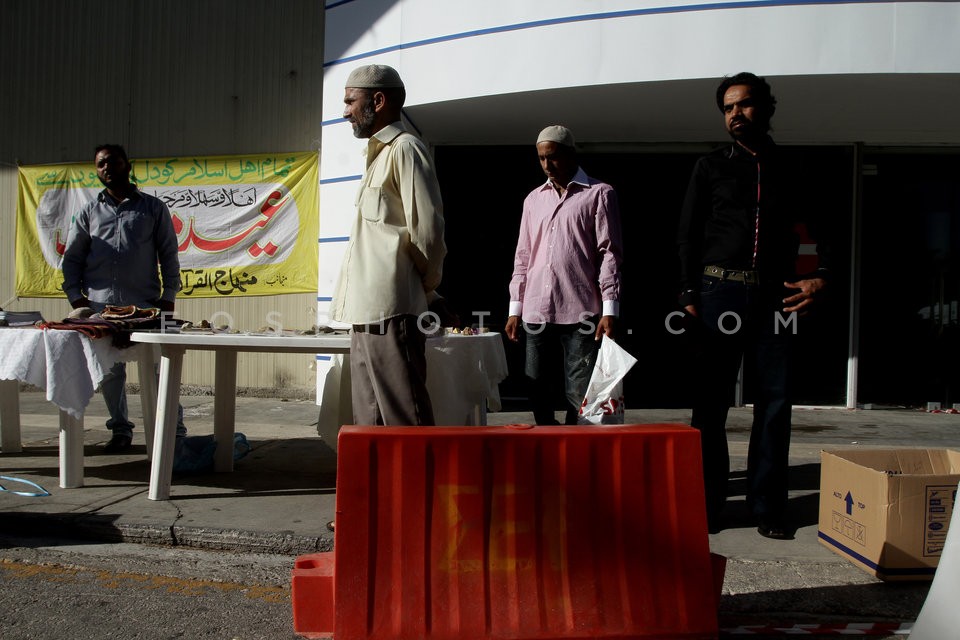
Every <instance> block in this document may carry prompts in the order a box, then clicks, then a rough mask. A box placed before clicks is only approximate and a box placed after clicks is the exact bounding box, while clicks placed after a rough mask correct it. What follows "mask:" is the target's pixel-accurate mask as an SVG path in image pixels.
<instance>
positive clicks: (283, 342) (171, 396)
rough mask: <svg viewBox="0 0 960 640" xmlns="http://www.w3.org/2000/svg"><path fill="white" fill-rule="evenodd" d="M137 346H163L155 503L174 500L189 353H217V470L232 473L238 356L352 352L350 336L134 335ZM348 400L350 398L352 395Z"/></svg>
mask: <svg viewBox="0 0 960 640" xmlns="http://www.w3.org/2000/svg"><path fill="white" fill-rule="evenodd" d="M130 337H131V339H132V340H133V341H134V342H142V343H147V344H156V345H160V383H159V386H158V388H157V412H156V429H155V432H154V444H153V451H154V456H153V460H152V461H151V465H150V491H149V493H148V497H149V498H150V499H151V500H168V499H169V498H170V479H171V476H172V475H173V455H174V450H175V447H176V431H177V405H178V403H179V401H180V380H181V377H182V375H183V354H184V353H185V352H186V351H187V349H196V350H200V351H214V352H215V353H216V355H215V360H214V362H215V370H214V380H213V389H214V397H213V435H214V439H215V440H216V442H217V444H218V445H219V446H217V449H216V452H215V454H214V462H213V465H214V467H213V468H214V470H216V471H232V470H233V447H232V446H229V445H228V443H232V442H233V434H234V431H235V423H236V415H235V412H236V395H237V353H239V352H241V351H248V352H264V353H312V354H316V353H334V354H336V353H343V354H347V353H350V337H349V336H345V335H317V336H269V335H244V334H229V333H199V332H189V333H187V332H184V333H171V332H157V333H150V332H145V331H143V332H141V331H137V332H134V333H133V334H132V335H131V336H130ZM348 397H349V396H348Z"/></svg>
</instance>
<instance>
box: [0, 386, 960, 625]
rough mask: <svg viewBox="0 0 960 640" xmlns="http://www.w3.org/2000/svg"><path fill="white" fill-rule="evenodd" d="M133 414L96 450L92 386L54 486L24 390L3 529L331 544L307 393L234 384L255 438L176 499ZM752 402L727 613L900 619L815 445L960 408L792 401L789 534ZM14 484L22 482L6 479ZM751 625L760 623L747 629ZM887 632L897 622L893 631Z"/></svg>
mask: <svg viewBox="0 0 960 640" xmlns="http://www.w3.org/2000/svg"><path fill="white" fill-rule="evenodd" d="M129 400H130V405H131V406H130V415H131V417H132V419H133V421H134V422H135V423H137V425H138V428H137V430H136V432H135V436H134V447H133V448H132V450H131V451H130V452H129V453H128V454H123V455H113V456H108V455H104V454H103V453H102V451H101V450H100V447H101V446H102V444H103V443H104V442H106V440H107V439H108V438H109V433H108V432H107V431H106V429H105V428H104V427H103V423H104V420H105V419H106V413H105V410H104V407H103V401H102V399H101V398H100V397H99V395H98V396H95V397H94V398H93V400H92V401H91V403H90V406H89V407H88V412H87V415H86V419H85V443H86V446H85V458H84V462H85V486H84V487H83V488H78V489H60V488H59V487H58V473H59V471H58V462H59V459H58V419H57V411H56V408H55V407H54V406H53V405H51V404H50V403H48V402H46V400H45V399H44V396H43V394H42V393H40V392H35V391H27V392H22V393H21V396H20V404H21V424H22V441H23V444H24V451H23V453H15V454H7V453H4V454H0V475H4V476H10V477H17V478H25V479H28V480H31V481H33V482H36V483H37V484H39V485H41V486H42V487H44V488H45V489H47V490H48V491H50V493H51V494H52V495H51V496H49V497H44V498H30V497H22V496H17V495H14V494H12V493H9V492H2V491H0V531H2V532H4V533H11V534H18V535H22V534H24V533H31V534H58V535H64V536H77V537H82V538H91V539H96V540H100V541H124V542H141V543H149V544H161V545H179V546H188V547H194V548H206V549H217V550H235V551H244V552H256V553H265V554H266V553H269V554H287V555H290V556H291V566H292V560H293V557H295V556H297V555H301V554H305V553H311V552H314V551H323V550H330V549H332V546H333V533H332V532H331V531H329V530H328V529H327V526H326V524H327V522H329V521H331V520H333V517H334V507H335V499H336V495H335V473H336V455H335V453H334V452H333V450H332V449H331V448H330V447H329V446H328V445H327V443H325V442H324V441H323V440H322V439H321V438H320V437H318V436H317V433H316V420H317V414H318V411H317V407H316V406H315V404H314V403H313V401H312V400H282V399H276V398H249V397H240V398H237V414H236V415H237V423H236V429H237V431H238V432H242V433H244V434H245V435H246V436H247V438H248V439H249V441H250V443H251V444H252V446H253V448H252V451H251V452H250V454H249V455H247V456H246V457H245V458H243V459H242V460H240V461H239V462H237V463H236V468H235V471H234V473H208V474H199V475H185V476H177V477H175V478H174V482H173V486H172V490H171V500H169V501H163V502H156V501H151V500H148V499H147V482H148V476H149V472H150V467H149V462H148V460H147V459H146V456H145V447H144V442H143V431H142V429H141V428H140V424H141V419H140V415H141V413H140V407H139V404H138V403H139V398H138V397H137V396H136V395H134V394H130V396H129ZM182 403H183V405H184V409H185V420H186V423H187V426H188V428H189V429H190V432H191V434H192V435H201V434H207V433H212V431H213V422H212V416H213V397H212V396H184V397H183V398H182ZM488 420H489V423H490V424H511V423H527V422H531V421H532V416H531V415H530V414H529V413H491V414H489V416H488ZM688 420H689V411H688V410H676V409H669V410H631V411H628V415H627V422H628V423H638V424H643V423H662V422H679V423H686V422H687V421H688ZM749 428H750V410H749V409H747V408H743V409H733V410H732V411H731V415H730V420H729V426H728V433H729V440H730V446H731V456H732V463H733V468H734V480H733V487H732V488H733V491H734V495H733V496H732V497H731V499H730V503H729V507H728V515H729V520H728V527H727V528H726V529H725V530H723V531H721V532H720V533H718V534H716V535H712V536H710V545H711V549H712V550H713V551H714V552H716V553H719V554H721V555H724V556H726V557H727V558H728V564H727V572H726V578H725V583H724V592H723V593H724V595H723V598H722V600H721V625H722V626H723V627H724V628H725V629H726V630H727V631H726V633H725V635H733V634H735V632H736V631H737V630H738V629H739V628H740V626H741V625H753V624H760V623H765V622H770V621H776V622H778V623H781V624H788V625H789V624H794V623H810V624H823V623H831V622H891V621H892V622H902V621H912V620H914V619H915V618H916V615H917V613H918V612H919V610H920V607H921V606H922V604H923V601H924V598H925V597H926V592H927V590H928V586H929V585H928V583H883V582H881V581H879V580H877V579H875V578H873V577H871V576H870V575H868V574H866V573H864V572H863V571H862V570H861V569H859V568H857V567H855V566H853V565H852V564H850V563H849V562H847V561H846V560H844V559H842V558H840V557H838V556H836V555H835V554H833V553H831V552H830V551H828V550H827V549H825V548H824V547H822V546H821V545H820V544H819V543H818V542H817V505H818V499H819V496H818V486H819V460H820V450H821V449H836V448H845V447H869V448H880V447H947V448H960V415H951V414H931V413H927V412H923V411H916V410H906V409H893V410H856V411H851V410H846V409H796V410H795V411H794V432H793V446H792V449H791V508H792V514H793V517H794V520H795V524H796V525H797V526H798V529H797V534H796V538H795V539H794V540H790V541H776V540H768V539H766V538H763V537H761V536H759V535H758V534H757V533H756V529H755V525H753V524H752V523H751V522H750V521H749V518H747V516H746V513H745V509H744V507H743V502H742V501H743V495H742V494H743V484H744V482H743V473H742V470H743V469H744V468H745V461H746V446H747V438H748V436H749ZM0 484H3V485H5V486H6V487H7V488H8V489H21V488H25V487H19V486H17V484H16V483H12V482H9V481H0ZM754 637H757V636H754ZM892 637H895V636H892Z"/></svg>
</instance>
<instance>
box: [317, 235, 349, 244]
mask: <svg viewBox="0 0 960 640" xmlns="http://www.w3.org/2000/svg"><path fill="white" fill-rule="evenodd" d="M349 240H350V236H330V237H327V238H317V242H319V243H321V244H323V243H324V242H347V241H349Z"/></svg>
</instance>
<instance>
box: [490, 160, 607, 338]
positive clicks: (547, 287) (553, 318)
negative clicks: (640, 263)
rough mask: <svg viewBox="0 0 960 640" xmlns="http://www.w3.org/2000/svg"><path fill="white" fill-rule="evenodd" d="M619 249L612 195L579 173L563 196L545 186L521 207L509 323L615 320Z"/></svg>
mask: <svg viewBox="0 0 960 640" xmlns="http://www.w3.org/2000/svg"><path fill="white" fill-rule="evenodd" d="M622 260H623V241H622V238H621V232H620V208H619V206H618V205H617V194H616V192H615V191H614V190H613V187H611V186H610V185H608V184H605V183H603V182H599V181H597V180H594V179H593V178H590V177H588V176H587V174H586V173H584V171H583V169H577V173H576V175H575V176H574V177H573V179H572V180H571V181H570V184H569V185H567V189H566V191H564V193H563V196H560V195H559V194H558V193H557V191H556V189H554V188H553V185H551V184H550V181H549V180H548V181H547V182H546V184H544V185H543V186H541V187H538V188H537V189H534V190H533V191H531V192H530V194H529V195H527V197H526V199H525V200H524V202H523V219H522V220H521V222H520V238H519V240H518V241H517V252H516V256H515V257H514V262H513V265H514V266H513V278H512V279H511V281H510V310H509V315H512V316H520V317H521V318H522V319H523V321H524V322H528V323H541V322H550V323H555V324H575V323H577V322H580V321H581V320H582V319H583V317H584V316H586V317H589V316H593V315H612V316H616V315H619V311H620V309H619V306H620V263H621V262H622Z"/></svg>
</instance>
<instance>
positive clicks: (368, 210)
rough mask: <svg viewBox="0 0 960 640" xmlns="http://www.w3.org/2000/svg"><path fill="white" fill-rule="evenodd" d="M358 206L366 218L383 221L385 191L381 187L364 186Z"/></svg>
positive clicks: (372, 220)
mask: <svg viewBox="0 0 960 640" xmlns="http://www.w3.org/2000/svg"><path fill="white" fill-rule="evenodd" d="M357 208H358V209H359V210H360V215H361V216H362V217H363V219H364V220H369V221H371V222H381V221H382V220H383V209H384V202H383V193H382V190H381V189H380V187H364V188H363V189H361V190H360V194H359V199H358V202H357Z"/></svg>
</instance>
